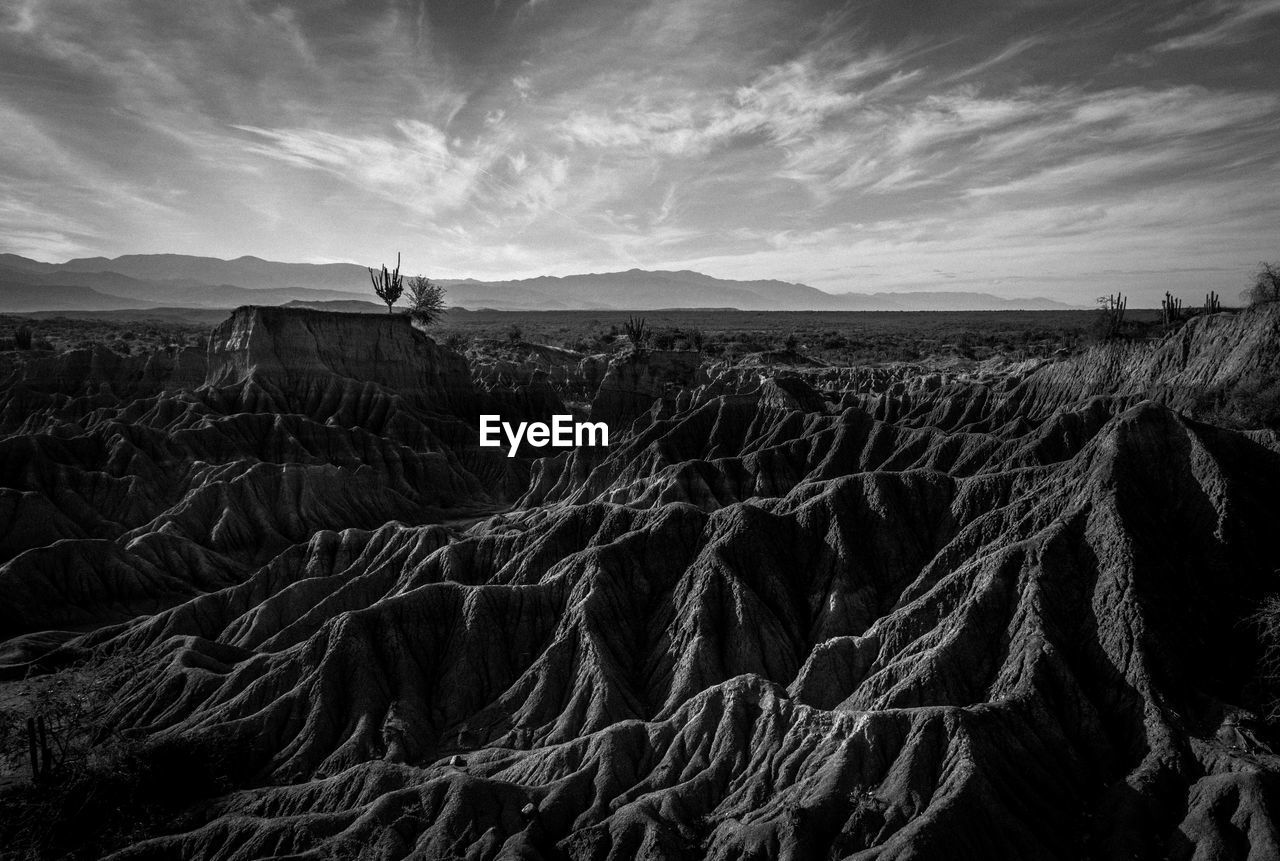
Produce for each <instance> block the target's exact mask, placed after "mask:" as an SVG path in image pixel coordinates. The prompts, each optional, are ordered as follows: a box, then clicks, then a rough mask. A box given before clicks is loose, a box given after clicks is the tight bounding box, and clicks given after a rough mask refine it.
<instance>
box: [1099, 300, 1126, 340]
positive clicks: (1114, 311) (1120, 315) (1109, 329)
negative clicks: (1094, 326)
mask: <svg viewBox="0 0 1280 861" xmlns="http://www.w3.org/2000/svg"><path fill="white" fill-rule="evenodd" d="M1098 305H1099V308H1098V310H1099V311H1100V312H1101V314H1102V336H1103V338H1104V339H1107V340H1110V339H1111V338H1114V337H1115V336H1116V335H1118V334H1120V328H1121V327H1122V326H1123V325H1124V312H1125V309H1126V308H1128V307H1129V300H1128V299H1127V298H1125V296H1124V294H1123V293H1118V292H1117V293H1116V295H1114V296H1110V295H1108V296H1102V297H1100V298H1099V299H1098Z"/></svg>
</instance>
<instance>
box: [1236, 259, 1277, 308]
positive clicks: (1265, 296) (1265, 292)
mask: <svg viewBox="0 0 1280 861" xmlns="http://www.w3.org/2000/svg"><path fill="white" fill-rule="evenodd" d="M1245 298H1246V299H1248V300H1249V304H1251V305H1263V304H1266V303H1269V302H1280V263H1267V262H1262V263H1259V264H1258V268H1257V269H1256V270H1255V271H1254V273H1253V286H1252V287H1250V288H1249V290H1247V291H1246V292H1245Z"/></svg>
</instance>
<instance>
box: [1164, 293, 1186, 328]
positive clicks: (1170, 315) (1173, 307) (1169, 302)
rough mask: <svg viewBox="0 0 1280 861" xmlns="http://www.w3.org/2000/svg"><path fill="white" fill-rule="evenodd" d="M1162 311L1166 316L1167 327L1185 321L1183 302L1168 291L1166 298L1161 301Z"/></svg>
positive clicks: (1165, 294) (1165, 323)
mask: <svg viewBox="0 0 1280 861" xmlns="http://www.w3.org/2000/svg"><path fill="white" fill-rule="evenodd" d="M1160 311H1161V313H1162V314H1163V315H1164V325H1165V326H1166V327H1168V326H1172V325H1174V324H1175V323H1180V322H1181V321H1182V319H1183V313H1182V300H1181V299H1178V298H1176V297H1175V296H1174V295H1173V294H1171V293H1170V292H1169V291H1168V290H1166V291H1165V293H1164V298H1163V299H1161V300H1160Z"/></svg>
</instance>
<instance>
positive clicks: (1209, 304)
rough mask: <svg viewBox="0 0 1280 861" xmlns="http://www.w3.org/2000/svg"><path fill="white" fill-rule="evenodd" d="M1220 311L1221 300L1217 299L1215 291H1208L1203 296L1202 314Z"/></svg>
mask: <svg viewBox="0 0 1280 861" xmlns="http://www.w3.org/2000/svg"><path fill="white" fill-rule="evenodd" d="M1221 310H1222V300H1221V299H1219V298H1218V291H1217V290H1210V291H1209V292H1208V293H1206V294H1204V312H1205V313H1206V314H1216V313H1218V312H1219V311H1221Z"/></svg>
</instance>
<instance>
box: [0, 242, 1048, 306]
mask: <svg viewBox="0 0 1280 861" xmlns="http://www.w3.org/2000/svg"><path fill="white" fill-rule="evenodd" d="M368 277H369V276H368V273H367V271H366V270H365V267H363V266H357V265H356V264H353V263H326V264H313V263H280V262H275V261H270V260H263V259H261V258H258V257H238V258H236V259H234V260H222V259H219V258H215V257H194V256H189V255H183V254H129V255H124V256H122V257H116V258H106V257H84V258H78V259H74V260H68V261H67V262H65V263H45V262H41V261H38V260H32V259H30V258H27V257H22V256H19V255H16V254H0V311H7V312H19V313H22V312H34V311H118V310H122V309H154V308H162V307H170V308H171V307H182V308H219V309H222V308H228V309H229V308H234V307H237V306H240V305H248V304H253V305H280V304H285V303H305V304H313V303H327V302H344V303H345V302H352V301H360V300H363V301H365V302H370V303H373V302H374V298H373V296H372V291H371V290H370V288H369V281H368ZM437 281H438V283H440V284H441V285H442V286H444V287H445V289H446V291H447V301H448V303H449V304H450V305H453V306H461V307H463V308H471V309H476V308H491V309H495V310H509V311H522V310H544V311H545V310H569V309H588V310H594V309H599V310H635V311H640V310H652V309H659V308H735V309H739V310H744V311H828V310H829V311H924V310H936V311H983V310H1015V309H1023V310H1054V309H1067V308H1070V307H1071V306H1070V305H1067V304H1066V303H1063V302H1058V301H1056V300H1052V299H1045V298H1038V297H1037V298H1028V299H1005V298H1002V297H998V296H993V295H990V294H987V293H975V292H960V291H941V290H939V291H926V292H911V293H839V294H837V293H827V292H825V291H822V290H818V289H816V288H814V287H810V286H808V285H805V284H797V283H791V282H787V281H778V280H758V281H734V280H727V279H723V278H713V277H711V276H709V275H703V274H701V273H699V272H691V271H687V270H684V271H678V272H669V271H647V270H642V269H631V270H628V271H626V272H608V273H600V274H585V275H568V276H563V277H556V276H550V275H545V276H539V277H536V278H525V279H520V280H513V281H478V280H475V279H470V278H468V279H437Z"/></svg>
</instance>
